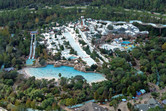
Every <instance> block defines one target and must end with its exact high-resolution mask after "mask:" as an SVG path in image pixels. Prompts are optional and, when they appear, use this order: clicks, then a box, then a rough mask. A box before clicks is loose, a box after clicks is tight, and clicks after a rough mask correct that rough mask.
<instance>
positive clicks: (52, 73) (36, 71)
mask: <svg viewBox="0 0 166 111" xmlns="http://www.w3.org/2000/svg"><path fill="white" fill-rule="evenodd" d="M23 70H24V72H25V73H26V74H27V75H29V76H35V77H36V78H50V79H52V78H55V79H59V73H61V75H62V77H67V78H71V77H74V76H76V75H81V76H83V77H84V78H85V79H86V80H87V82H88V83H92V82H99V81H103V80H105V77H104V76H103V75H102V74H98V73H85V72H81V71H77V70H75V69H74V68H73V67H68V66H61V67H54V66H53V65H47V66H46V67H41V68H24V69H23Z"/></svg>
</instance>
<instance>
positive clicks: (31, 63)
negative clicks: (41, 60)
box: [26, 59, 35, 65]
mask: <svg viewBox="0 0 166 111" xmlns="http://www.w3.org/2000/svg"><path fill="white" fill-rule="evenodd" d="M33 61H35V59H28V60H26V65H33Z"/></svg>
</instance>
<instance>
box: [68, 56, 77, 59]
mask: <svg viewBox="0 0 166 111" xmlns="http://www.w3.org/2000/svg"><path fill="white" fill-rule="evenodd" d="M69 59H77V57H74V56H71V57H70V58H69Z"/></svg>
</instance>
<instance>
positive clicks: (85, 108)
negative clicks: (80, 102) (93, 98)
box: [77, 102, 108, 111]
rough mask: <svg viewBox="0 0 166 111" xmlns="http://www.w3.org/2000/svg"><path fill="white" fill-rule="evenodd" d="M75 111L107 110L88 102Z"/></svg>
mask: <svg viewBox="0 0 166 111" xmlns="http://www.w3.org/2000/svg"><path fill="white" fill-rule="evenodd" d="M77 111H108V109H107V108H103V107H101V106H99V105H98V104H96V103H93V102H89V103H86V104H85V105H84V106H82V107H81V108H79V109H77Z"/></svg>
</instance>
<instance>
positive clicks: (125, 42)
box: [121, 41, 131, 44]
mask: <svg viewBox="0 0 166 111" xmlns="http://www.w3.org/2000/svg"><path fill="white" fill-rule="evenodd" d="M130 43H131V42H129V41H123V42H121V44H130Z"/></svg>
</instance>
